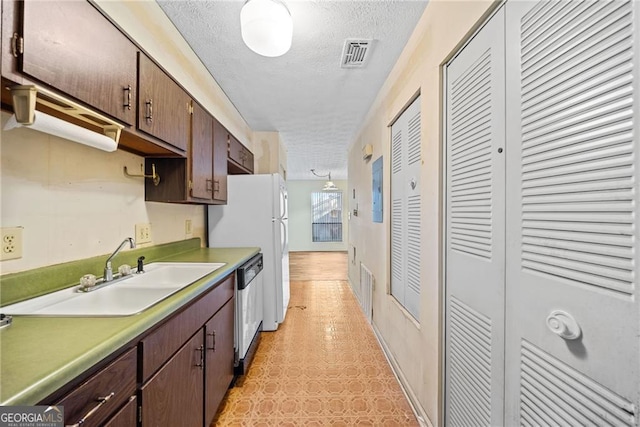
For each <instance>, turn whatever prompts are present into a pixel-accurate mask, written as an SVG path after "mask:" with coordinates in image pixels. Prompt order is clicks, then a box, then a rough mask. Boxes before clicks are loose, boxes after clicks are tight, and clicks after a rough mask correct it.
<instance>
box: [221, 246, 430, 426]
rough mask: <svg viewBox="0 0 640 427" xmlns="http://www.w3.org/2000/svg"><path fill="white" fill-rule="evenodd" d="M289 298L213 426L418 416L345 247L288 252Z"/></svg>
mask: <svg viewBox="0 0 640 427" xmlns="http://www.w3.org/2000/svg"><path fill="white" fill-rule="evenodd" d="M291 265H292V268H291V277H292V282H291V302H290V306H289V309H288V313H287V318H286V320H285V322H284V324H283V325H280V327H279V329H278V330H277V331H276V332H265V333H263V334H262V341H261V343H260V347H259V349H258V352H257V354H256V357H255V359H254V362H253V365H252V366H251V368H250V370H249V372H248V373H247V375H246V376H244V377H242V378H240V380H239V381H238V382H237V384H236V387H234V388H233V389H231V390H230V391H229V392H228V393H227V396H225V400H224V401H223V404H222V405H221V407H220V410H219V412H218V415H217V417H216V420H215V421H214V425H217V426H251V427H259V426H278V427H286V426H390V427H391V426H393V427H405V426H406V427H410V426H417V425H418V423H417V421H416V419H415V417H414V415H413V413H412V411H411V408H410V406H409V404H408V402H407V400H406V398H405V396H404V394H403V393H402V390H401V389H400V386H399V384H398V382H397V380H396V378H395V377H394V375H393V372H392V371H391V369H390V367H389V365H388V363H387V360H386V358H385V357H384V353H383V352H382V350H381V348H380V346H379V344H378V342H377V340H376V338H375V336H374V334H373V332H372V330H371V328H370V326H369V324H368V323H367V322H366V320H365V318H364V316H363V314H362V312H361V310H360V306H359V305H358V302H357V301H356V299H355V297H354V296H353V294H352V292H351V289H350V288H349V285H348V282H347V281H346V254H345V253H338V254H336V253H313V252H307V253H292V254H291Z"/></svg>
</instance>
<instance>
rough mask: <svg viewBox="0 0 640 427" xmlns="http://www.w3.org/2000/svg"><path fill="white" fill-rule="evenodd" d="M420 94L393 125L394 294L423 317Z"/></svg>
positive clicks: (392, 217)
mask: <svg viewBox="0 0 640 427" xmlns="http://www.w3.org/2000/svg"><path fill="white" fill-rule="evenodd" d="M421 150H422V147H421V132H420V97H418V98H417V99H416V100H414V101H413V102H412V103H411V105H410V106H409V107H407V109H406V110H405V111H404V112H403V113H402V114H401V115H400V117H398V119H397V120H396V121H395V122H394V123H393V125H392V126H391V294H392V295H393V296H394V297H395V298H396V299H397V300H398V301H399V302H400V303H401V304H402V305H403V306H404V307H405V308H406V309H407V311H409V313H411V315H412V316H413V317H415V318H416V319H418V320H419V319H420V286H421V285H420V282H421V279H420V270H421V256H420V253H421V250H420V249H421V248H420V247H421V238H420V227H421V209H422V204H421V196H420V193H421V191H422V189H421V185H420V167H421V164H422V157H421Z"/></svg>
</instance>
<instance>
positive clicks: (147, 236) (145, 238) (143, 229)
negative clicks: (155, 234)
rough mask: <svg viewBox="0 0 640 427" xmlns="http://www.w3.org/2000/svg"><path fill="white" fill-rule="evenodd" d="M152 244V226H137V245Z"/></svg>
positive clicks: (147, 224)
mask: <svg viewBox="0 0 640 427" xmlns="http://www.w3.org/2000/svg"><path fill="white" fill-rule="evenodd" d="M150 242H151V224H149V223H145V224H136V243H150Z"/></svg>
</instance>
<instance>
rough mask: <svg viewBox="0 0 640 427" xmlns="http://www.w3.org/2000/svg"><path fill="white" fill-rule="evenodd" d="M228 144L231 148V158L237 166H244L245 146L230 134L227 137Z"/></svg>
mask: <svg viewBox="0 0 640 427" xmlns="http://www.w3.org/2000/svg"><path fill="white" fill-rule="evenodd" d="M227 143H228V148H229V158H230V159H231V160H233V161H234V162H236V163H237V164H239V165H242V164H243V159H244V146H243V145H242V144H241V143H240V141H238V140H237V139H235V138H234V137H233V136H232V135H230V134H228V136H227Z"/></svg>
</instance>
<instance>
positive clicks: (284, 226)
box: [280, 219, 289, 256]
mask: <svg viewBox="0 0 640 427" xmlns="http://www.w3.org/2000/svg"><path fill="white" fill-rule="evenodd" d="M280 226H281V227H282V230H283V232H284V239H282V242H281V245H282V248H281V250H282V252H281V253H282V255H283V256H284V248H286V247H287V244H288V243H289V236H288V235H287V227H286V225H285V224H284V221H283V220H282V219H281V220H280Z"/></svg>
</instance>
